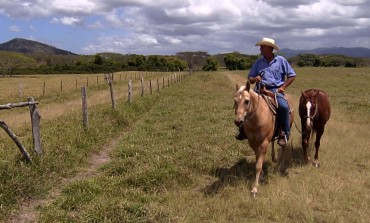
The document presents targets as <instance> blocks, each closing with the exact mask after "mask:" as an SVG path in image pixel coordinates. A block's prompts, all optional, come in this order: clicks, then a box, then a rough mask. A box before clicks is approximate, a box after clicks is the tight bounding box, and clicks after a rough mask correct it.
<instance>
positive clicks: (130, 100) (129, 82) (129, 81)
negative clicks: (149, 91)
mask: <svg viewBox="0 0 370 223" xmlns="http://www.w3.org/2000/svg"><path fill="white" fill-rule="evenodd" d="M128 102H129V103H131V102H132V82H131V79H129V80H128Z"/></svg>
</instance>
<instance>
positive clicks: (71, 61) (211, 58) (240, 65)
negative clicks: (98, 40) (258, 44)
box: [0, 51, 370, 76]
mask: <svg viewBox="0 0 370 223" xmlns="http://www.w3.org/2000/svg"><path fill="white" fill-rule="evenodd" d="M258 58H259V55H246V54H242V53H240V52H232V53H226V54H216V55H210V54H208V53H207V52H204V51H196V52H179V53H176V55H172V56H166V55H149V56H145V55H137V54H125V55H123V54H118V53H98V54H95V55H55V54H46V53H33V54H31V55H27V54H22V53H14V52H9V51H0V75H2V76H5V75H8V76H12V75H17V74H63V73H65V74H68V73H75V74H84V73H101V72H117V71H161V72H163V71H171V72H173V71H184V70H189V71H199V70H203V71H216V70H218V69H220V68H222V69H227V70H248V69H250V68H251V66H252V64H253V63H254V62H255V61H256V60H257V59H258ZM288 61H289V62H290V63H291V64H292V65H293V66H298V67H304V66H314V67H338V66H343V67H362V66H368V65H369V64H370V63H369V59H363V58H350V57H346V56H342V55H324V56H319V55H314V54H303V55H298V56H296V57H293V58H289V59H288Z"/></svg>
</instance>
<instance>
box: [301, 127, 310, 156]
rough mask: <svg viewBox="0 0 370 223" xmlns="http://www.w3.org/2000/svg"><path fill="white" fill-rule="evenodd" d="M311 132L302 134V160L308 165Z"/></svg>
mask: <svg viewBox="0 0 370 223" xmlns="http://www.w3.org/2000/svg"><path fill="white" fill-rule="evenodd" d="M310 136H311V131H308V132H306V133H302V148H303V160H304V162H305V163H308V161H309V156H308V143H309V141H310Z"/></svg>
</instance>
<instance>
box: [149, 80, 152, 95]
mask: <svg viewBox="0 0 370 223" xmlns="http://www.w3.org/2000/svg"><path fill="white" fill-rule="evenodd" d="M149 88H150V94H152V80H150V81H149Z"/></svg>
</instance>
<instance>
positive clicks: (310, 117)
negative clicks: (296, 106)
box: [304, 99, 319, 119]
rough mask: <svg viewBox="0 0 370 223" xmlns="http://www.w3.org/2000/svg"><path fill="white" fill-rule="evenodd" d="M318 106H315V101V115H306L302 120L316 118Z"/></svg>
mask: <svg viewBox="0 0 370 223" xmlns="http://www.w3.org/2000/svg"><path fill="white" fill-rule="evenodd" d="M318 107H319V106H318V104H317V99H316V103H315V113H314V114H313V115H312V116H308V115H306V116H304V118H309V119H314V118H315V117H316V115H317V112H318Z"/></svg>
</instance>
